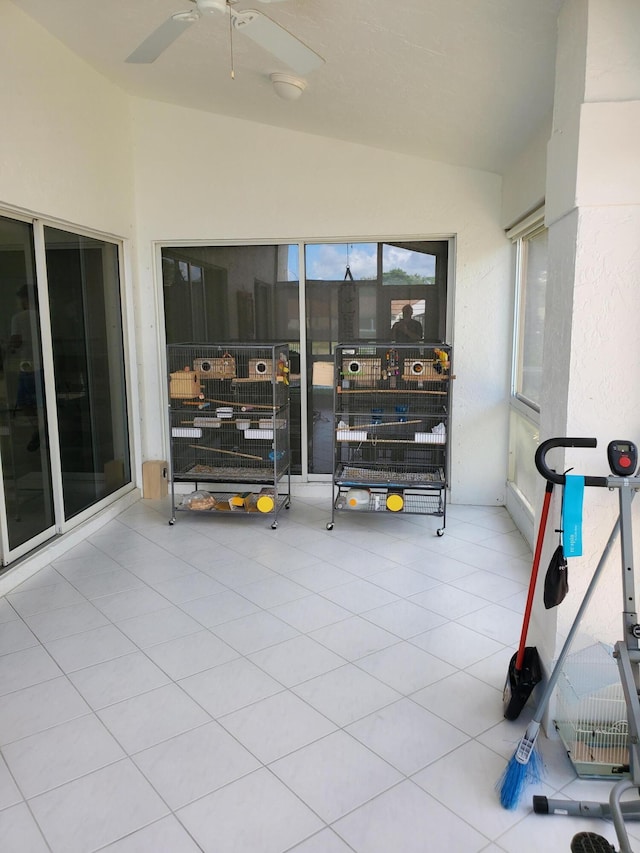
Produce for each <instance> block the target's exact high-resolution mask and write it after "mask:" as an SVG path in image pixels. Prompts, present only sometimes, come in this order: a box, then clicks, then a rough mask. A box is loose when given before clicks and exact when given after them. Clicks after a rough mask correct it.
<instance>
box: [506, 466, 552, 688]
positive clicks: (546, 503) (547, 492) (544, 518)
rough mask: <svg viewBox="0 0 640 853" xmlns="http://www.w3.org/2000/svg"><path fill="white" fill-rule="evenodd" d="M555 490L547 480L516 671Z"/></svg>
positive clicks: (521, 659)
mask: <svg viewBox="0 0 640 853" xmlns="http://www.w3.org/2000/svg"><path fill="white" fill-rule="evenodd" d="M552 492H553V483H552V482H551V480H547V485H546V487H545V490H544V501H543V503H542V513H541V515H540V526H539V527H538V538H537V540H536V550H535V553H534V555H533V565H532V567H531V580H530V581H529V594H528V596H527V604H526V607H525V608H524V620H523V622H522V633H521V634H520V645H519V646H518V654H517V656H516V665H515V669H516V672H520V670H521V669H522V665H523V663H524V652H525V645H526V642H527V633H528V631H529V620H530V619H531V608H532V607H533V596H534V593H535V591H536V581H537V579H538V568H539V566H540V557H541V556H542V545H543V543H544V533H545V530H546V527H547V516H548V515H549V505H550V503H551V493H552Z"/></svg>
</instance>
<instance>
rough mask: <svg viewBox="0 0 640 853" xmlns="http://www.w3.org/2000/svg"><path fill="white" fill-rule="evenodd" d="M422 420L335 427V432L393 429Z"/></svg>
mask: <svg viewBox="0 0 640 853" xmlns="http://www.w3.org/2000/svg"><path fill="white" fill-rule="evenodd" d="M421 423H422V419H421V418H417V419H416V420H414V421H390V422H389V423H386V424H358V425H357V426H344V427H337V429H336V432H337V431H338V430H343V429H348V430H358V429H369V428H371V429H378V428H379V427H394V426H407V424H421Z"/></svg>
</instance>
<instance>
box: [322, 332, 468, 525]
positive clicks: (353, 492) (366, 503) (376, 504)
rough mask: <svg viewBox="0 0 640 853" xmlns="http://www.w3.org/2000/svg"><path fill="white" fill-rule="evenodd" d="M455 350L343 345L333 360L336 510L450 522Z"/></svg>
mask: <svg viewBox="0 0 640 853" xmlns="http://www.w3.org/2000/svg"><path fill="white" fill-rule="evenodd" d="M451 359H452V352H451V347H449V346H448V345H446V344H426V343H424V344H423V343H419V344H395V343H375V344H359V343H358V344H340V345H339V346H337V347H336V350H335V360H334V421H335V422H334V442H333V447H334V473H333V480H334V494H333V504H332V516H331V521H330V523H329V524H328V525H327V527H328V528H329V529H331V528H332V527H333V523H334V514H335V511H336V510H343V509H344V510H353V509H356V510H361V511H362V510H365V511H383V512H391V513H399V514H403V513H404V514H419V515H434V516H438V517H440V518H441V519H442V524H441V526H440V527H438V529H437V531H436V532H437V533H438V535H439V536H441V535H442V534H443V532H444V527H445V514H446V488H447V471H448V447H449V427H450V409H451V380H452V378H453V375H452V363H451Z"/></svg>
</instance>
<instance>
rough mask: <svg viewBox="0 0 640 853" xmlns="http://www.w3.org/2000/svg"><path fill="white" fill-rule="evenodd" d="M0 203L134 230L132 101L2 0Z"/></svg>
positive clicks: (123, 232) (123, 233) (110, 229)
mask: <svg viewBox="0 0 640 853" xmlns="http://www.w3.org/2000/svg"><path fill="white" fill-rule="evenodd" d="M0 79H1V80H2V85H1V86H0V116H1V117H2V118H1V127H2V130H1V132H0V204H4V205H12V206H15V207H18V208H23V209H24V210H26V211H29V212H34V213H37V214H39V215H42V216H51V217H55V218H56V219H58V220H62V221H67V222H69V223H74V224H78V225H82V226H84V227H86V228H94V229H97V230H101V231H103V232H105V233H110V234H114V235H117V236H120V237H130V236H131V234H132V224H133V192H132V171H131V170H132V161H131V137H130V132H129V128H130V121H129V99H128V97H126V96H125V95H124V94H123V93H122V92H121V91H120V90H119V89H117V88H116V87H114V86H113V85H112V84H110V83H109V82H108V81H107V80H105V78H103V77H101V76H100V75H99V74H97V73H96V72H95V71H94V70H93V69H92V68H91V67H90V66H88V65H87V64H86V63H84V62H82V61H81V60H80V59H78V57H77V56H75V54H72V53H71V52H70V51H68V50H67V49H66V48H64V47H63V46H62V45H61V44H60V42H58V41H57V40H56V39H54V38H52V37H51V36H50V35H49V34H48V33H47V32H46V31H45V30H43V29H42V27H40V26H39V25H37V24H36V23H34V21H33V20H32V19H31V18H29V17H28V16H27V15H24V14H23V13H22V12H20V11H19V9H18V8H17V7H16V6H14V4H13V3H0Z"/></svg>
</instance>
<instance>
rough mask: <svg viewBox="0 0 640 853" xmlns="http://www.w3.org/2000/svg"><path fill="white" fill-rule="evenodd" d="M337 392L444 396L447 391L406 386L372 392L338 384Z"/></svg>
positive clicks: (368, 389)
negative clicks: (416, 388)
mask: <svg viewBox="0 0 640 853" xmlns="http://www.w3.org/2000/svg"><path fill="white" fill-rule="evenodd" d="M337 390H338V394H369V395H370V396H371V395H372V394H411V396H412V397H413V395H414V394H438V395H439V396H442V397H446V396H447V391H414V390H407V389H406V388H376V389H375V391H373V392H372V390H371V388H341V387H340V385H338V389H337Z"/></svg>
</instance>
